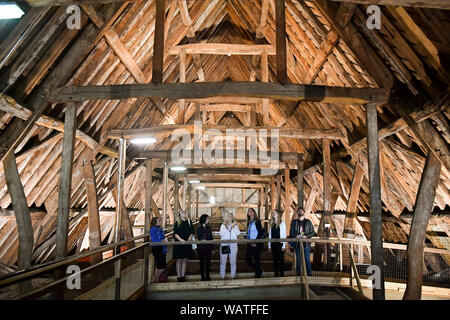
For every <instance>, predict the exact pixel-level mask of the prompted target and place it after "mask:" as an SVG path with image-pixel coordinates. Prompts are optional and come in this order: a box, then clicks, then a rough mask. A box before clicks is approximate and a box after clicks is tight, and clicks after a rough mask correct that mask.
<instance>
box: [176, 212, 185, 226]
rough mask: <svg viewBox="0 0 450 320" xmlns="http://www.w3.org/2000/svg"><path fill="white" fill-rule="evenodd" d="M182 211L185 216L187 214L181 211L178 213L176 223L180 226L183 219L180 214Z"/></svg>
mask: <svg viewBox="0 0 450 320" xmlns="http://www.w3.org/2000/svg"><path fill="white" fill-rule="evenodd" d="M181 211H183V212H184V214H186V211H184V210H180V211H178V213H177V214H176V215H175V222H176V223H178V225H181V218H180V213H181ZM186 220H187V217H186Z"/></svg>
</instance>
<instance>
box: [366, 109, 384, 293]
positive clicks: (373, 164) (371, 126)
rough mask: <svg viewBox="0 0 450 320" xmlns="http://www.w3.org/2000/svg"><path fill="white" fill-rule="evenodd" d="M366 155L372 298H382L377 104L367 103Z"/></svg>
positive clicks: (382, 266)
mask: <svg viewBox="0 0 450 320" xmlns="http://www.w3.org/2000/svg"><path fill="white" fill-rule="evenodd" d="M367 155H368V162H369V187H370V241H371V258H372V261H371V262H372V265H375V266H378V267H379V268H380V269H379V270H380V271H381V274H380V283H381V287H380V288H374V289H373V299H374V300H384V299H385V295H384V263H383V229H382V216H381V214H382V210H381V185H380V155H379V148H378V120H377V104H375V103H369V104H368V105H367Z"/></svg>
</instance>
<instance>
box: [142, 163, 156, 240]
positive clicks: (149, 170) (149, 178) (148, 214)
mask: <svg viewBox="0 0 450 320" xmlns="http://www.w3.org/2000/svg"><path fill="white" fill-rule="evenodd" d="M145 167H146V169H145V204H144V205H145V219H144V228H145V232H144V233H148V232H150V222H151V220H152V217H153V215H152V198H153V195H152V184H153V160H152V159H147V160H146V161H145ZM155 214H156V213H155Z"/></svg>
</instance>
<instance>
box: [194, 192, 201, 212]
mask: <svg viewBox="0 0 450 320" xmlns="http://www.w3.org/2000/svg"><path fill="white" fill-rule="evenodd" d="M195 191H196V193H195V217H194V219H198V217H199V213H198V200H199V198H200V190H198V189H197V190H195Z"/></svg>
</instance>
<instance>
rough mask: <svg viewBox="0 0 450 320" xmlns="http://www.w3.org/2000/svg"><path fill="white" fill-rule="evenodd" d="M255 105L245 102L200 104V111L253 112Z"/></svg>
mask: <svg viewBox="0 0 450 320" xmlns="http://www.w3.org/2000/svg"><path fill="white" fill-rule="evenodd" d="M255 108H256V107H255V106H252V105H245V104H228V103H217V104H205V105H202V106H200V111H214V112H254V111H255Z"/></svg>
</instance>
